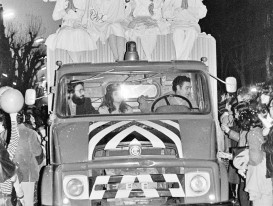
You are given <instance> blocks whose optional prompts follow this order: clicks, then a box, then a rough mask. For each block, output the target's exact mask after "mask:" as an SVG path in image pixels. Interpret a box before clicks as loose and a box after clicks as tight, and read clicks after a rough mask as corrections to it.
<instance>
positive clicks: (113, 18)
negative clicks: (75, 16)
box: [88, 0, 126, 61]
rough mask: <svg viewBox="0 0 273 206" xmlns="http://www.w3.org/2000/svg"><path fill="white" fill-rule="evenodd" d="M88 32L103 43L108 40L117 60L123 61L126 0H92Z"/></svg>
mask: <svg viewBox="0 0 273 206" xmlns="http://www.w3.org/2000/svg"><path fill="white" fill-rule="evenodd" d="M88 7H89V8H88V10H89V11H88V13H89V15H88V17H89V18H88V32H89V33H91V34H95V35H96V36H97V37H98V38H97V39H99V40H100V41H101V42H102V43H103V44H104V43H106V41H107V40H108V43H109V46H110V49H111V51H112V53H113V56H114V60H115V61H122V60H123V59H124V52H125V42H126V41H125V30H124V27H123V26H122V24H123V22H124V20H125V1H124V0H90V1H89V5H88Z"/></svg>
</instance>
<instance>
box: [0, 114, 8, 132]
mask: <svg viewBox="0 0 273 206" xmlns="http://www.w3.org/2000/svg"><path fill="white" fill-rule="evenodd" d="M0 122H3V123H2V125H3V127H4V128H5V129H6V128H7V124H6V116H5V113H4V112H3V111H2V110H0Z"/></svg>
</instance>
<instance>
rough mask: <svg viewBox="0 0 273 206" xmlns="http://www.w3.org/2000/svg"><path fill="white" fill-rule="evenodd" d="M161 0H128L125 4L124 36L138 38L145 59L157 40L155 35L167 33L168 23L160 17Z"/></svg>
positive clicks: (148, 56)
mask: <svg viewBox="0 0 273 206" xmlns="http://www.w3.org/2000/svg"><path fill="white" fill-rule="evenodd" d="M162 6H163V0H129V1H128V2H127V4H126V13H127V15H128V16H127V21H129V22H128V26H127V27H128V28H127V30H126V38H127V39H128V40H133V41H136V39H137V38H140V40H141V45H142V48H143V51H144V53H145V56H146V58H147V60H149V61H150V60H151V59H152V53H153V51H154V49H155V46H156V42H157V35H165V34H168V33H169V24H168V23H167V21H165V20H164V19H163V18H162V12H161V9H162Z"/></svg>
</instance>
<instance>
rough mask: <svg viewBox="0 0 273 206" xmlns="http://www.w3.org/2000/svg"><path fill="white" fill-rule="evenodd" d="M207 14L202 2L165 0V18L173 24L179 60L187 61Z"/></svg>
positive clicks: (198, 0) (172, 30)
mask: <svg viewBox="0 0 273 206" xmlns="http://www.w3.org/2000/svg"><path fill="white" fill-rule="evenodd" d="M206 14H207V8H206V6H205V5H204V4H203V3H202V0H165V1H164V5H163V18H165V19H166V20H167V21H168V22H170V24H171V33H172V34H173V43H174V47H175V52H176V59H177V60H187V59H188V58H189V55H190V52H191V50H192V48H193V45H194V42H195V40H196V39H197V36H198V33H200V32H201V29H200V26H199V24H198V21H199V19H202V18H204V17H205V16H206Z"/></svg>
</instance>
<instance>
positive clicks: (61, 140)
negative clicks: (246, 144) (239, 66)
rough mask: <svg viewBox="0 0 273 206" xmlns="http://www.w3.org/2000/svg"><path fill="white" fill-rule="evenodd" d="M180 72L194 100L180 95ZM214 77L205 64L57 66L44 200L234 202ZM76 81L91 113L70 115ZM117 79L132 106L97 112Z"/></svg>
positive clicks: (64, 202) (84, 202)
mask: <svg viewBox="0 0 273 206" xmlns="http://www.w3.org/2000/svg"><path fill="white" fill-rule="evenodd" d="M177 76H186V77H188V78H189V79H190V89H191V91H190V96H188V97H183V96H181V95H175V94H174V91H173V80H174V79H175V78H176V77H177ZM210 78H211V77H209V74H208V67H207V66H206V65H205V64H204V63H203V62H201V61H154V62H147V61H124V62H115V63H95V64H91V63H74V64H73V63H72V64H65V65H62V66H60V67H59V68H58V69H57V70H56V72H55V85H54V87H52V88H53V89H52V91H53V100H54V101H53V102H54V104H53V113H54V119H53V120H52V125H51V127H50V139H49V148H50V163H49V164H48V165H47V166H46V167H45V169H44V170H43V174H42V177H41V179H42V181H41V183H42V184H41V194H42V196H41V201H42V205H58V206H61V205H62V206H68V205H69V206H72V205H77V206H79V205H82V206H87V205H90V206H91V205H92V206H93V205H170V204H172V205H173V204H177V205H178V204H179V205H232V203H231V202H229V201H228V180H227V173H226V169H225V167H224V165H223V164H222V163H221V162H219V161H218V160H217V159H216V152H217V138H216V120H215V115H214V113H215V111H214V106H213V97H212V88H211V87H212V86H211V83H210ZM77 81H79V82H82V83H83V85H84V97H85V98H87V99H89V100H90V102H91V105H92V107H93V108H94V110H93V112H86V113H77V112H74V113H73V112H71V108H69V101H71V98H72V97H71V95H70V94H69V84H70V83H71V82H77ZM113 84H115V85H118V88H119V91H118V92H119V95H120V97H121V98H122V101H123V102H124V103H125V104H126V105H127V106H128V107H129V108H130V112H116V113H111V112H110V111H109V112H108V113H107V112H106V113H105V112H104V113H101V112H100V108H101V106H102V103H103V101H104V100H105V94H106V91H107V88H108V87H109V85H113ZM140 97H145V101H146V104H145V105H144V107H145V106H146V107H147V108H144V109H143V107H141V104H140V101H139V98H140ZM172 98H174V99H176V100H177V103H173V101H170V99H172Z"/></svg>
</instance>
